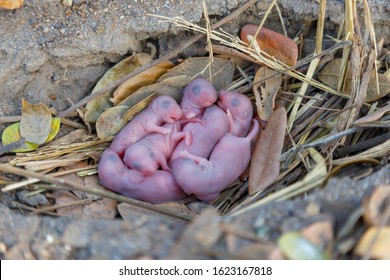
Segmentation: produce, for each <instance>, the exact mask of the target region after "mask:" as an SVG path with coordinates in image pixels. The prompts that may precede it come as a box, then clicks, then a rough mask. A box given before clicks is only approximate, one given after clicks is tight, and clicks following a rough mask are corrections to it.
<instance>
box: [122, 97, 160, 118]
mask: <svg viewBox="0 0 390 280" xmlns="http://www.w3.org/2000/svg"><path fill="white" fill-rule="evenodd" d="M155 98H156V94H155V93H152V94H151V95H149V96H148V97H146V98H144V99H143V100H141V101H140V102H138V103H137V104H135V105H134V106H133V107H131V108H130V109H129V110H127V111H126V113H124V114H123V119H124V120H126V121H131V120H132V119H133V118H134V117H135V116H136V115H137V114H138V113H139V112H141V111H142V110H143V109H145V108H146V107H147V106H148V105H149V104H150V103H151V102H152V101H153V100H154V99H155Z"/></svg>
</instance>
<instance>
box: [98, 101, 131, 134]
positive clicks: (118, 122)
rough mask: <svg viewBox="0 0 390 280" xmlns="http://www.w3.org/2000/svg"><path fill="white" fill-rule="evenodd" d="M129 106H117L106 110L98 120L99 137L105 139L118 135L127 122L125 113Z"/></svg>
mask: <svg viewBox="0 0 390 280" xmlns="http://www.w3.org/2000/svg"><path fill="white" fill-rule="evenodd" d="M128 109H129V107H128V106H115V107H112V108H110V109H108V110H106V111H104V112H103V113H102V114H101V115H100V116H99V118H98V119H97V121H96V132H97V135H98V137H99V139H102V140H105V139H108V138H109V137H111V136H114V135H116V134H117V133H118V132H119V131H120V130H121V129H122V128H123V127H124V126H125V125H126V124H127V121H126V120H125V119H124V118H123V114H124V113H126V112H127V110H128Z"/></svg>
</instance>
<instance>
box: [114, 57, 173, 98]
mask: <svg viewBox="0 0 390 280" xmlns="http://www.w3.org/2000/svg"><path fill="white" fill-rule="evenodd" d="M174 66H175V65H174V64H173V63H172V62H169V61H164V62H161V63H159V64H157V65H156V66H153V67H151V68H149V69H147V70H145V71H143V72H142V73H140V74H138V75H136V76H135V77H133V78H131V79H128V80H127V81H125V82H124V83H123V84H121V85H120V86H119V87H118V88H117V89H116V90H115V91H114V93H113V97H112V98H110V101H111V102H112V103H113V104H114V105H117V104H118V103H119V102H121V101H122V100H123V99H125V98H126V97H128V96H129V95H131V94H133V93H134V92H136V91H137V90H138V89H140V88H142V87H144V86H148V85H150V84H153V83H154V82H156V80H157V79H158V78H160V77H161V75H163V74H165V73H166V72H167V71H168V70H169V69H172V68H173V67H174Z"/></svg>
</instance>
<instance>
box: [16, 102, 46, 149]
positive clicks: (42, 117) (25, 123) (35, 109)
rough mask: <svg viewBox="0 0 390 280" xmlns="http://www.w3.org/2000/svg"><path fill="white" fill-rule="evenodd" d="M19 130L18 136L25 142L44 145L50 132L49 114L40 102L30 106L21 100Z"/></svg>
mask: <svg viewBox="0 0 390 280" xmlns="http://www.w3.org/2000/svg"><path fill="white" fill-rule="evenodd" d="M19 129H20V135H21V136H22V137H24V138H25V139H26V141H28V142H31V143H35V144H43V143H45V142H46V139H47V137H48V136H49V134H50V130H51V112H50V110H49V108H48V107H47V106H46V105H45V104H43V103H42V102H39V103H38V104H31V103H29V102H28V101H27V100H25V99H23V100H22V116H21V119H20V128H19Z"/></svg>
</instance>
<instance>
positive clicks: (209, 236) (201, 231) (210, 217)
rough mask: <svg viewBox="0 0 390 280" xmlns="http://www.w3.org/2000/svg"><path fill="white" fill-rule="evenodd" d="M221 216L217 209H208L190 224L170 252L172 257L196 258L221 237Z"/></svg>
mask: <svg viewBox="0 0 390 280" xmlns="http://www.w3.org/2000/svg"><path fill="white" fill-rule="evenodd" d="M220 222H221V218H220V216H219V214H218V212H217V210H215V209H212V208H210V209H207V210H205V211H204V212H203V213H202V214H201V215H200V216H198V217H196V218H195V219H194V220H193V221H192V222H191V224H190V225H188V226H187V227H186V229H185V231H184V233H183V235H182V236H181V238H180V240H179V241H178V242H177V243H176V244H175V246H174V247H173V249H172V252H171V254H170V258H172V259H194V258H197V254H201V255H202V252H203V255H204V252H205V251H208V250H210V248H211V247H212V246H213V245H214V244H215V243H216V242H217V241H218V239H219V238H220V237H221V234H222V229H221V225H220Z"/></svg>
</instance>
